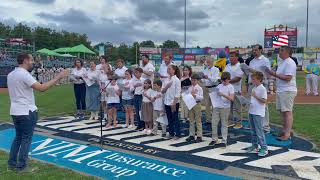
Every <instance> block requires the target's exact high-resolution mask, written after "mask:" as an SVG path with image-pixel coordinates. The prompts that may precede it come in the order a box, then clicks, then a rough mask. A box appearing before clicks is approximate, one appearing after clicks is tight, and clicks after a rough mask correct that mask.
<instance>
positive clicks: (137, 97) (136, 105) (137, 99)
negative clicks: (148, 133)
mask: <svg viewBox="0 0 320 180" xmlns="http://www.w3.org/2000/svg"><path fill="white" fill-rule="evenodd" d="M133 103H134V109H135V118H134V119H135V120H136V121H137V123H138V128H139V129H140V128H144V121H141V119H140V115H139V111H141V104H142V95H134V98H133Z"/></svg>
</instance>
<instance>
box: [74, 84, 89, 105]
mask: <svg viewBox="0 0 320 180" xmlns="http://www.w3.org/2000/svg"><path fill="white" fill-rule="evenodd" d="M73 89H74V95H75V97H76V104H77V110H85V109H86V85H85V84H84V83H82V84H74V86H73Z"/></svg>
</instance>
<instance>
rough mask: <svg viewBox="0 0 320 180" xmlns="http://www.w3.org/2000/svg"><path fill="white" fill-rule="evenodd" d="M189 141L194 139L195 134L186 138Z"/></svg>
mask: <svg viewBox="0 0 320 180" xmlns="http://www.w3.org/2000/svg"><path fill="white" fill-rule="evenodd" d="M186 141H187V142H192V141H194V136H189V137H188V138H187V139H186Z"/></svg>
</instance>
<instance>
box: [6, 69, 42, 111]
mask: <svg viewBox="0 0 320 180" xmlns="http://www.w3.org/2000/svg"><path fill="white" fill-rule="evenodd" d="M7 80H8V82H7V83H8V91H9V97H10V102H11V106H10V115H14V116H20V115H29V111H35V110H37V107H36V105H35V99H34V94H33V88H31V86H32V85H33V84H34V83H36V82H37V81H36V80H35V79H34V78H33V77H32V76H31V74H30V73H29V72H28V71H27V70H26V69H24V68H21V67H17V68H16V69H15V70H13V71H12V72H10V73H9V74H8V77H7Z"/></svg>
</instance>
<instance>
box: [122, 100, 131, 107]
mask: <svg viewBox="0 0 320 180" xmlns="http://www.w3.org/2000/svg"><path fill="white" fill-rule="evenodd" d="M122 105H123V106H124V107H125V108H132V107H133V99H128V100H126V99H122Z"/></svg>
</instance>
